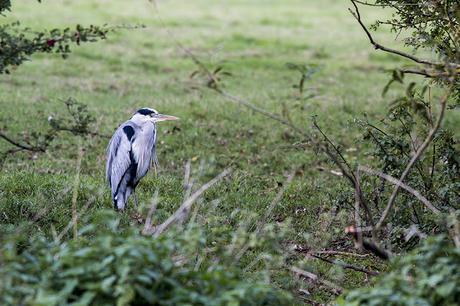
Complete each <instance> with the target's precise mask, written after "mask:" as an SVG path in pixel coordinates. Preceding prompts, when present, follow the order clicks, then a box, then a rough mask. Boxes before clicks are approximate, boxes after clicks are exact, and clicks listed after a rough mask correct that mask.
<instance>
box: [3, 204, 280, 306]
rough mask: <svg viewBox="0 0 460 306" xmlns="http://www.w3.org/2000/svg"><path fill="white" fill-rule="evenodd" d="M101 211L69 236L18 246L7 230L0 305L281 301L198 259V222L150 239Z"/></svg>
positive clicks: (221, 266)
mask: <svg viewBox="0 0 460 306" xmlns="http://www.w3.org/2000/svg"><path fill="white" fill-rule="evenodd" d="M101 217H102V218H100V220H98V221H97V223H93V225H89V226H87V227H85V228H83V229H82V230H81V236H80V237H79V238H78V239H74V240H70V241H68V242H63V243H58V242H55V241H52V240H50V239H47V238H45V237H43V236H41V237H34V238H31V239H30V241H29V245H28V246H27V247H25V248H23V249H22V250H20V249H19V248H18V245H17V244H16V242H15V241H17V237H12V239H10V240H9V242H7V243H6V245H5V246H4V247H3V248H2V253H3V254H2V257H3V263H2V265H1V266H0V278H1V279H2V282H1V284H0V304H2V305H68V304H71V305H114V304H115V303H116V304H117V305H287V304H288V301H289V298H288V296H287V295H286V294H285V293H283V292H281V291H278V290H277V289H274V288H272V287H270V286H269V285H268V284H266V283H264V282H261V281H257V280H254V281H252V282H248V281H243V280H241V277H240V275H239V272H240V271H238V270H237V269H236V268H232V267H231V266H225V265H224V264H219V263H218V262H219V259H217V258H213V260H211V261H209V262H208V261H205V262H202V263H201V261H200V259H199V258H201V256H200V254H201V253H202V251H200V250H203V246H204V244H205V241H206V239H205V236H204V235H203V233H202V232H201V231H200V230H199V229H198V228H191V229H188V230H185V231H181V232H177V231H174V230H171V231H169V232H167V233H165V234H164V235H161V236H159V237H158V238H152V237H150V236H143V235H141V234H139V233H138V231H136V230H135V229H131V230H128V229H123V230H121V229H119V227H118V223H119V222H118V220H117V217H116V216H115V215H114V213H113V212H105V213H103V214H101ZM95 224H97V226H96V225H95ZM216 262H217V263H216ZM200 263H201V264H200Z"/></svg>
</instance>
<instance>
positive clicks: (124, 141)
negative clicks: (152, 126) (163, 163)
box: [106, 123, 136, 195]
mask: <svg viewBox="0 0 460 306" xmlns="http://www.w3.org/2000/svg"><path fill="white" fill-rule="evenodd" d="M135 134H136V127H135V126H133V125H132V124H130V123H125V124H123V125H121V126H120V127H119V128H118V129H117V130H116V131H115V133H114V135H113V136H112V139H111V140H110V143H109V146H108V148H107V169H106V177H107V181H108V182H109V184H110V187H111V189H112V195H114V193H115V192H116V190H117V189H118V185H119V184H120V182H121V180H122V178H123V176H124V175H125V173H126V171H127V170H128V168H129V167H130V165H131V159H132V155H131V148H132V142H133V141H134V139H135Z"/></svg>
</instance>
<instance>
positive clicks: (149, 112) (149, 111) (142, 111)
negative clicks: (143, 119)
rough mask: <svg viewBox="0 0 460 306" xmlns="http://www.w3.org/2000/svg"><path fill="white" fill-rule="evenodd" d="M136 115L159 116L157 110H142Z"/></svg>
mask: <svg viewBox="0 0 460 306" xmlns="http://www.w3.org/2000/svg"><path fill="white" fill-rule="evenodd" d="M136 113H138V114H141V115H144V116H148V115H150V114H158V112H157V111H156V110H154V109H151V108H141V109H140V110H138V111H137V112H136Z"/></svg>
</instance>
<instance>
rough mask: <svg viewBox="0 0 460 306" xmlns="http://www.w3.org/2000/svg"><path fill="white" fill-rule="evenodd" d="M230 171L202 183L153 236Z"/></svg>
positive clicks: (156, 235)
mask: <svg viewBox="0 0 460 306" xmlns="http://www.w3.org/2000/svg"><path fill="white" fill-rule="evenodd" d="M230 172H231V170H230V169H226V170H224V171H223V172H222V173H221V174H219V175H218V176H216V177H215V178H213V179H212V180H210V181H209V182H207V183H206V184H204V185H203V186H201V187H200V189H198V190H197V191H195V192H194V193H193V194H192V195H191V196H190V197H189V198H188V199H187V200H185V201H184V203H182V205H181V206H180V207H179V208H178V209H177V210H176V212H175V213H174V214H173V215H171V216H170V217H169V218H168V219H166V221H165V222H163V223H162V224H160V225H159V226H158V227H157V228H156V229H155V231H154V232H153V236H154V237H158V236H159V235H160V234H161V233H162V232H164V231H165V230H166V229H167V228H168V227H169V226H170V225H171V224H173V223H174V222H176V221H177V220H180V219H182V217H183V214H184V212H185V211H189V210H190V207H192V205H193V203H195V202H196V200H198V199H199V197H200V196H201V195H202V194H203V193H204V192H205V191H206V190H208V189H209V188H211V187H212V186H213V185H214V184H216V183H217V182H219V181H220V180H221V179H223V178H224V177H225V176H227V175H228V174H229V173H230Z"/></svg>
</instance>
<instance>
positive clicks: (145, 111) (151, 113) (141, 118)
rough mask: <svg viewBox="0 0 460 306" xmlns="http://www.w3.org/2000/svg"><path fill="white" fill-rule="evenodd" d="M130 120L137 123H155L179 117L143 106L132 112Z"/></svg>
mask: <svg viewBox="0 0 460 306" xmlns="http://www.w3.org/2000/svg"><path fill="white" fill-rule="evenodd" d="M132 120H134V121H136V122H139V123H146V122H152V123H156V122H160V121H167V120H179V118H177V117H174V116H170V115H164V114H160V113H158V112H157V111H156V110H154V109H153V108H148V107H144V108H141V109H139V110H138V111H137V112H136V113H134V115H133V118H132Z"/></svg>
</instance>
